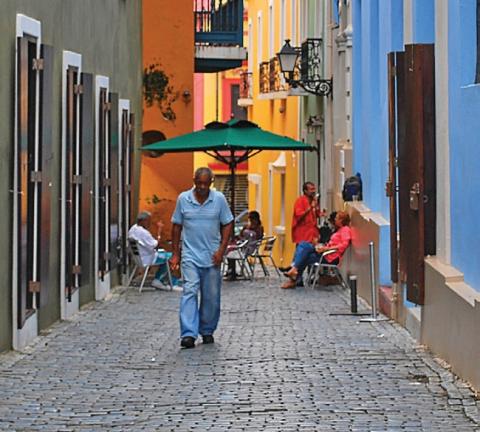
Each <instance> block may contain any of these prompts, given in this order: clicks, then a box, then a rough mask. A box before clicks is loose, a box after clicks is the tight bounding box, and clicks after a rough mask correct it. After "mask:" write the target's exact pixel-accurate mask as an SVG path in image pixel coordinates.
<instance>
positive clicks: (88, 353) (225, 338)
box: [0, 277, 480, 432]
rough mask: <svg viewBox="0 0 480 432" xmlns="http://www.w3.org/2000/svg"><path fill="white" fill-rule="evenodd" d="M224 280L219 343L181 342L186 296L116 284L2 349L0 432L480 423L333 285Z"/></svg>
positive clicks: (407, 344) (393, 333)
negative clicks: (285, 286) (29, 340)
mask: <svg viewBox="0 0 480 432" xmlns="http://www.w3.org/2000/svg"><path fill="white" fill-rule="evenodd" d="M278 285H279V283H278V279H277V278H275V277H273V278H272V283H271V284H270V285H269V282H268V281H265V280H258V281H256V282H255V283H253V284H251V283H248V282H234V283H228V282H225V283H224V290H223V298H222V306H223V310H222V317H221V321H220V326H219V329H218V331H217V333H216V334H215V338H216V343H215V344H214V345H206V346H203V345H202V344H201V343H199V344H198V345H197V347H196V348H195V349H192V350H180V349H179V339H178V336H179V334H178V332H179V330H178V316H177V313H178V304H179V299H180V295H181V294H180V293H178V292H164V291H144V292H142V293H141V294H138V292H137V291H136V290H134V289H130V290H128V291H125V290H124V289H122V288H120V289H118V290H117V291H115V293H114V295H113V296H112V298H110V299H109V300H108V301H105V302H102V303H96V304H92V305H91V306H89V307H87V308H85V309H84V310H82V311H81V312H80V313H79V314H78V315H77V316H75V319H74V320H73V321H70V322H64V323H60V324H57V325H55V326H54V327H53V328H52V329H51V331H50V332H49V334H47V335H45V336H42V337H40V338H39V339H38V340H37V342H36V343H35V344H34V345H33V346H31V347H29V349H28V350H27V351H26V352H25V353H22V354H20V353H8V354H3V355H0V430H2V431H3V430H28V431H30V430H39V429H41V430H52V431H60V430H74V431H79V430H81V431H83V430H91V431H98V430H132V431H138V430H150V431H218V432H225V431H252V432H253V431H256V432H260V431H282V432H283V431H286V432H289V431H422V430H424V431H455V432H459V431H479V430H480V424H479V420H478V419H479V414H478V412H479V405H480V401H478V400H475V398H474V397H473V395H472V393H471V392H470V390H469V389H468V388H467V386H466V385H465V384H463V383H462V382H460V381H457V380H455V378H454V377H453V376H452V375H451V374H450V373H449V372H448V371H447V370H445V369H443V368H442V367H440V366H439V364H438V363H437V362H436V361H435V360H434V359H433V358H432V356H431V355H430V354H429V353H428V352H425V351H424V350H423V349H422V348H421V347H418V346H416V344H415V342H414V341H413V340H412V339H411V338H410V336H409V335H408V333H407V332H406V331H405V330H403V329H402V328H401V327H400V326H397V325H395V324H392V323H389V322H382V323H375V324H367V323H362V324H359V323H358V318H356V317H350V316H330V315H329V312H332V311H338V310H346V309H348V304H347V296H346V295H345V293H342V292H341V291H340V290H339V289H338V288H330V289H329V290H327V289H316V290H305V289H304V288H299V289H296V290H280V289H278Z"/></svg>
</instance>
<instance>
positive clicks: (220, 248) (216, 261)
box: [170, 167, 233, 348]
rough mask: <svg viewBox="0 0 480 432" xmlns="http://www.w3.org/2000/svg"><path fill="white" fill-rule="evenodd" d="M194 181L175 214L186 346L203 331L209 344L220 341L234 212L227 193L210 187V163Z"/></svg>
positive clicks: (174, 261)
mask: <svg viewBox="0 0 480 432" xmlns="http://www.w3.org/2000/svg"><path fill="white" fill-rule="evenodd" d="M193 182H194V184H195V186H194V187H193V188H192V189H190V190H188V191H185V192H182V193H181V194H180V195H179V196H178V199H177V205H176V207H175V212H174V213H173V216H172V223H173V226H172V243H173V256H172V258H171V259H170V267H171V269H172V271H173V272H175V271H178V270H179V269H180V261H181V269H182V274H183V280H184V285H183V295H182V299H181V303H180V331H181V346H182V347H184V348H194V347H195V340H196V338H197V337H198V335H199V334H200V335H201V336H202V339H203V343H204V344H210V343H213V342H214V339H213V333H214V331H215V329H216V328H217V324H218V320H219V318H220V289H221V283H222V276H221V273H220V265H221V263H222V260H223V255H224V254H225V251H226V249H227V245H228V241H229V239H230V235H231V233H232V229H233V215H232V213H231V211H230V209H229V207H228V204H227V201H226V199H225V197H224V196H223V194H222V193H220V192H216V191H213V190H210V186H211V184H212V182H213V173H212V171H211V170H210V168H204V167H202V168H198V169H197V170H196V171H195V177H194V179H193ZM180 240H182V248H181V258H180ZM199 292H200V295H201V300H200V307H198V293H199Z"/></svg>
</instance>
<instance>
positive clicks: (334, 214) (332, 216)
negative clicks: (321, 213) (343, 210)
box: [328, 211, 337, 224]
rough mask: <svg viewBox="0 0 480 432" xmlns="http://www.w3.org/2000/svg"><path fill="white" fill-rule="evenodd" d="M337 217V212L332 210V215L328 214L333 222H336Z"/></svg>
mask: <svg viewBox="0 0 480 432" xmlns="http://www.w3.org/2000/svg"><path fill="white" fill-rule="evenodd" d="M336 217H337V212H336V211H332V212H331V213H330V216H328V221H329V222H331V223H332V224H333V223H335V218H336Z"/></svg>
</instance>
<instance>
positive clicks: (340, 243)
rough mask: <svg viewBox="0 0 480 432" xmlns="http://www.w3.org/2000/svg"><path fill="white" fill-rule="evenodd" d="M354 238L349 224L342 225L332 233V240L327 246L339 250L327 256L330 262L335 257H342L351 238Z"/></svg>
mask: <svg viewBox="0 0 480 432" xmlns="http://www.w3.org/2000/svg"><path fill="white" fill-rule="evenodd" d="M351 239H352V232H351V230H350V227H349V226H342V227H341V228H339V229H338V230H337V231H335V232H334V233H333V234H332V237H330V241H329V242H328V243H327V244H326V245H325V246H327V247H332V248H337V250H336V251H335V252H333V253H331V254H329V255H326V256H325V259H326V260H327V261H328V262H332V261H333V260H334V259H335V258H339V259H342V256H343V253H344V252H345V250H346V249H347V248H348V245H349V244H350V240H351Z"/></svg>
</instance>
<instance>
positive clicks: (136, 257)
mask: <svg viewBox="0 0 480 432" xmlns="http://www.w3.org/2000/svg"><path fill="white" fill-rule="evenodd" d="M139 244H142V243H141V242H140V241H138V240H134V239H132V238H129V239H128V250H129V253H130V256H131V258H132V262H133V263H134V268H133V270H132V273H131V274H130V278H129V279H128V284H127V288H129V287H130V284H131V283H132V280H133V278H134V277H135V275H136V273H137V271H143V276H142V281H141V283H140V287H139V289H138V292H142V289H143V285H144V284H145V279H146V278H147V274H148V271H149V270H150V268H152V267H160V266H162V265H165V267H166V272H165V274H164V275H163V277H165V276H166V279H167V282H168V285H169V286H170V290H173V283H172V275H171V274H170V267H169V265H168V262H167V260H165V262H164V263H163V262H162V263H155V264H150V265H144V264H143V262H142V257H141V256H140V250H139V248H138V245H139ZM157 252H165V250H164V249H158V250H157Z"/></svg>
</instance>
